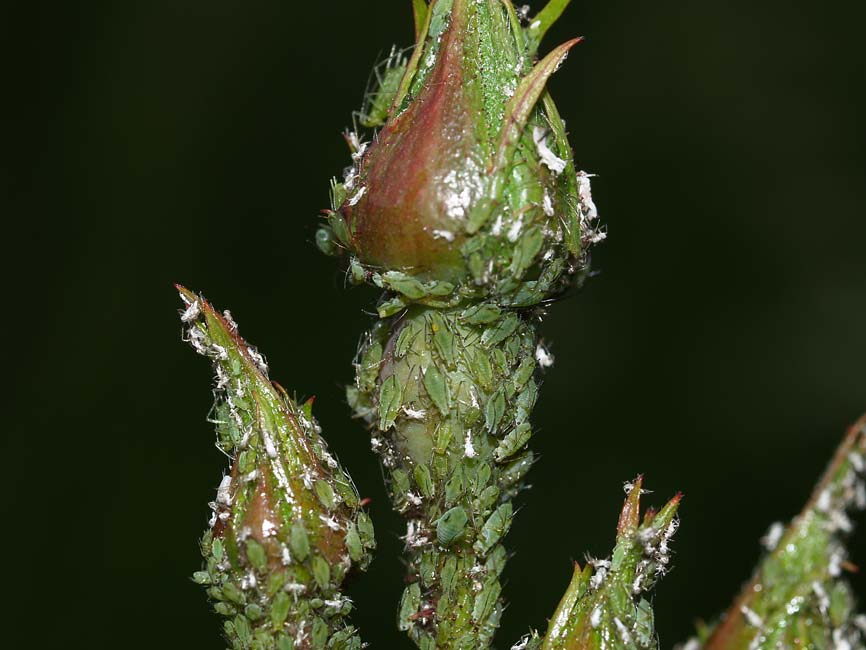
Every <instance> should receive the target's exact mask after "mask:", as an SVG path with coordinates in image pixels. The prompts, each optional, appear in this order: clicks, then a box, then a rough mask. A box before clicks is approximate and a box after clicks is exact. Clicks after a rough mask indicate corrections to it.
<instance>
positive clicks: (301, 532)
mask: <svg viewBox="0 0 866 650" xmlns="http://www.w3.org/2000/svg"><path fill="white" fill-rule="evenodd" d="M289 547H290V548H291V550H292V554H293V555H294V556H295V559H296V560H297V561H298V562H303V561H304V560H306V559H307V556H308V555H309V554H310V538H309V537H308V536H307V529H306V528H304V525H303V524H302V523H301V522H299V521H297V522H295V523H293V524H292V529H291V532H290V533H289Z"/></svg>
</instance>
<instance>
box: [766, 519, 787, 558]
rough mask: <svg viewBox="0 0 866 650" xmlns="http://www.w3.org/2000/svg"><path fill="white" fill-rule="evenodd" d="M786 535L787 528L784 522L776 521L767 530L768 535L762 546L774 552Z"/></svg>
mask: <svg viewBox="0 0 866 650" xmlns="http://www.w3.org/2000/svg"><path fill="white" fill-rule="evenodd" d="M784 533H785V526H784V524H782V522H779V521H776V522H773V524H772V525H771V526H770V528H769V529H768V530H767V533H766V535H764V536H763V537H762V538H761V545H762V546H763V547H764V548H765V549H766V550H767V551H772V550H774V549H775V548H776V547H777V546H778V545H779V542H780V541H781V539H782V535H783V534H784Z"/></svg>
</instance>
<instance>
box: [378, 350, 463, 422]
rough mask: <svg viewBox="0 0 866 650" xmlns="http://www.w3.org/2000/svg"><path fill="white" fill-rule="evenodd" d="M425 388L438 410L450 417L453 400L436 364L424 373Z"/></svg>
mask: <svg viewBox="0 0 866 650" xmlns="http://www.w3.org/2000/svg"><path fill="white" fill-rule="evenodd" d="M424 388H426V389H427V394H428V395H429V396H430V399H431V400H432V402H433V404H434V405H435V406H436V408H437V409H439V412H440V413H441V414H442V415H443V416H444V415H448V411H449V410H450V408H451V404H450V402H451V400H450V398H449V396H448V384H447V383H446V381H445V376H444V375H443V374H442V372H441V371H440V370H439V368H437V367H436V365H435V364H431V365H430V366H429V367H428V368H427V371H426V372H425V373H424ZM382 428H386V427H382Z"/></svg>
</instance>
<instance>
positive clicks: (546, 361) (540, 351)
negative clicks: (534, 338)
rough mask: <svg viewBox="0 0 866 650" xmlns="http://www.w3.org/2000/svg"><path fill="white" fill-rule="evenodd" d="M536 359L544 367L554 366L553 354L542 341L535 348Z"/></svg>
mask: <svg viewBox="0 0 866 650" xmlns="http://www.w3.org/2000/svg"><path fill="white" fill-rule="evenodd" d="M535 360H536V361H537V362H538V365H539V366H541V367H542V368H550V367H552V366H553V355H552V354H550V352H548V350H547V349H546V348H545V347H544V346H543V345H542V344H541V343H539V344H538V346H537V347H536V348H535Z"/></svg>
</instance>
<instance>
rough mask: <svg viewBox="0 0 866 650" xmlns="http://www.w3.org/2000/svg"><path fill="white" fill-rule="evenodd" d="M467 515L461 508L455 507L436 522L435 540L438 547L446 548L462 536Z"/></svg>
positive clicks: (467, 518)
mask: <svg viewBox="0 0 866 650" xmlns="http://www.w3.org/2000/svg"><path fill="white" fill-rule="evenodd" d="M468 521H469V515H467V514H466V510H464V508H463V506H455V507H453V508H451V509H450V510H449V511H447V512H446V513H445V514H443V515H442V516H441V517H439V519H438V520H437V521H436V540H437V541H438V542H439V545H440V546H443V547H446V548H447V547H448V546H450V545H451V544H453V543H454V542H455V541H456V540H457V539H459V538H460V537H462V536H463V533H464V531H465V530H466V524H467V522H468Z"/></svg>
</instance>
